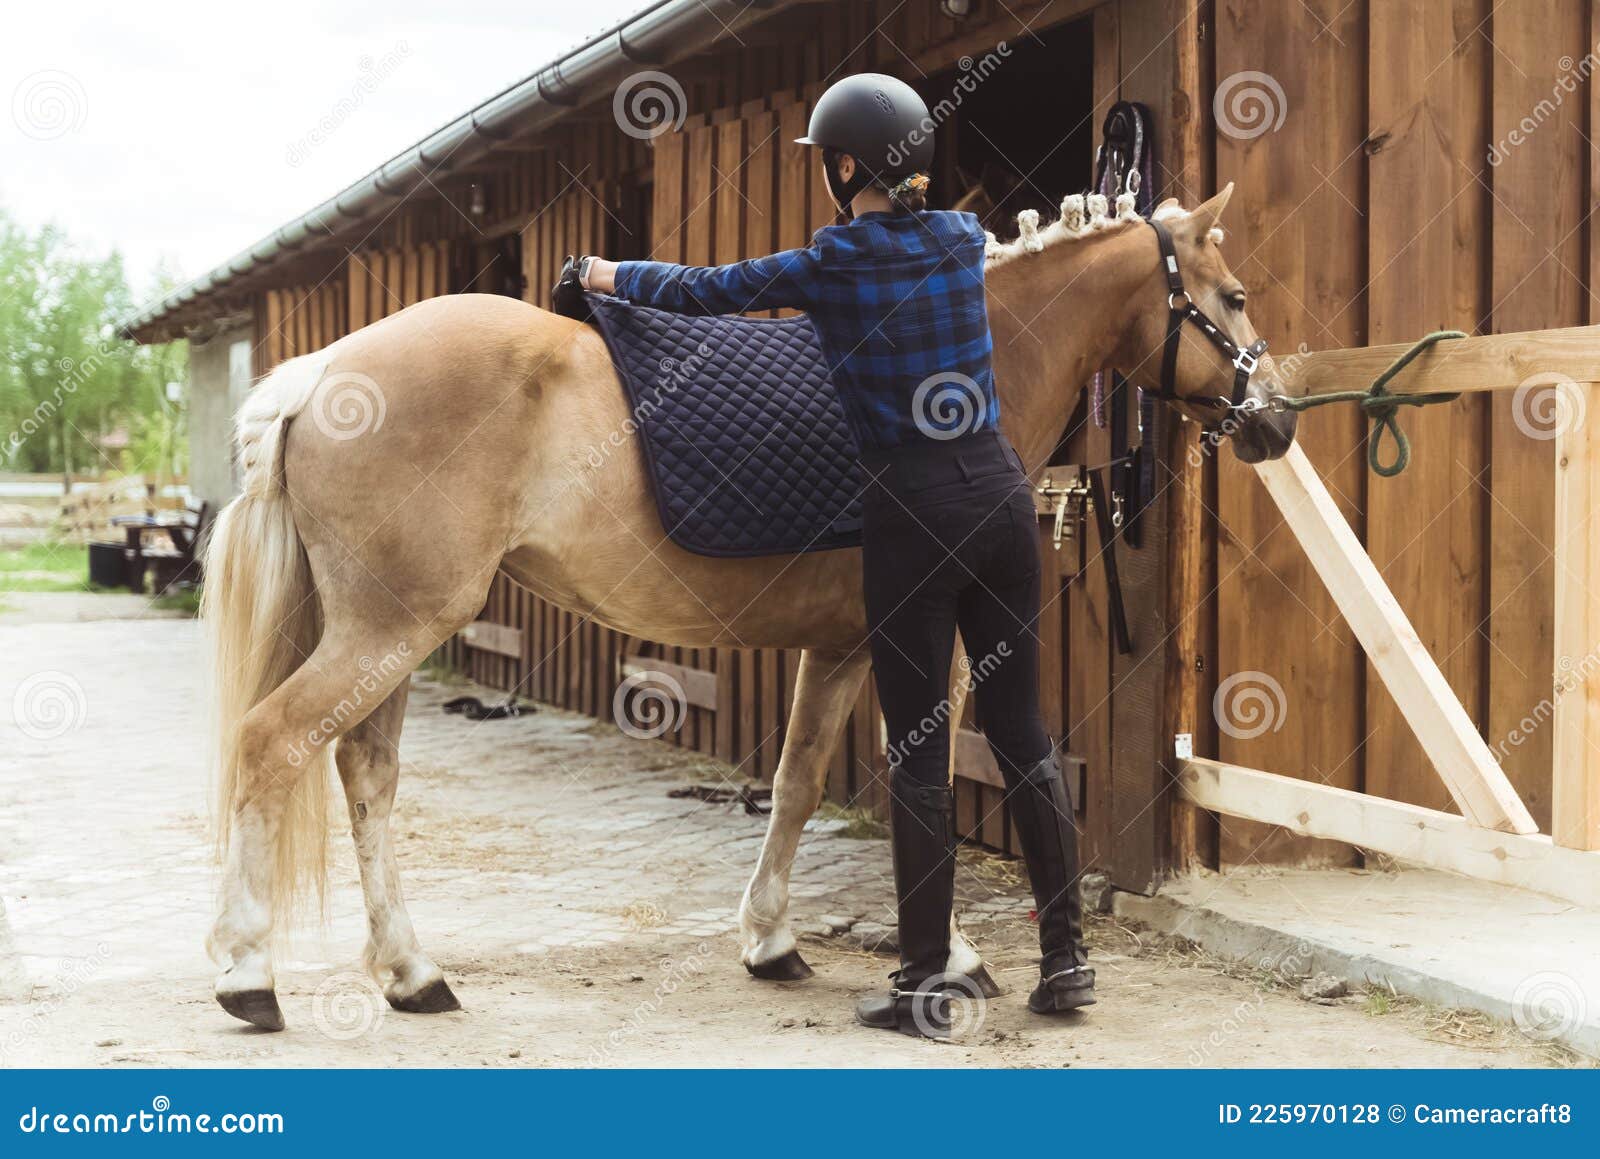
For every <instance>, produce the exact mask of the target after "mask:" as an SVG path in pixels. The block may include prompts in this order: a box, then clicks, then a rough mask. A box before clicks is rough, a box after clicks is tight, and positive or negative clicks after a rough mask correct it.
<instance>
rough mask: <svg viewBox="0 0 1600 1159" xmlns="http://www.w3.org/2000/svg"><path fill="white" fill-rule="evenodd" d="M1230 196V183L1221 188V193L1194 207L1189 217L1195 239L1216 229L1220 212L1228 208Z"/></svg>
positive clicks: (1231, 187) (1231, 190) (1220, 216)
mask: <svg viewBox="0 0 1600 1159" xmlns="http://www.w3.org/2000/svg"><path fill="white" fill-rule="evenodd" d="M1232 196H1233V182H1231V181H1230V182H1228V184H1227V185H1225V186H1223V187H1222V192H1221V193H1218V194H1217V195H1216V196H1215V197H1213V198H1212V199H1211V200H1210V201H1207V202H1206V203H1205V204H1203V205H1199V206H1196V207H1195V211H1194V212H1193V213H1192V214H1190V215H1189V216H1190V219H1191V220H1192V221H1193V222H1194V225H1195V236H1196V237H1204V236H1205V235H1206V234H1207V233H1209V232H1211V230H1212V229H1214V228H1215V227H1216V225H1217V223H1218V222H1219V221H1220V220H1221V219H1222V211H1223V210H1224V209H1226V208H1228V200H1229V198H1231V197H1232Z"/></svg>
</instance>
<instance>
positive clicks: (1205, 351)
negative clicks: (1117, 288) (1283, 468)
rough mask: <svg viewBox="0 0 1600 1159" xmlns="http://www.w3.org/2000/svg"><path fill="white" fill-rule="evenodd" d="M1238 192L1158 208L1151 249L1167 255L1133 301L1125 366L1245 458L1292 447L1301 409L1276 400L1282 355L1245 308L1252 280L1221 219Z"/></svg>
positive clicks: (1270, 456)
mask: <svg viewBox="0 0 1600 1159" xmlns="http://www.w3.org/2000/svg"><path fill="white" fill-rule="evenodd" d="M1232 196H1233V185H1232V184H1231V183H1230V184H1229V185H1228V187H1227V188H1226V189H1224V190H1223V191H1222V192H1221V193H1219V194H1217V195H1216V196H1215V197H1213V198H1212V199H1211V200H1210V201H1207V202H1206V203H1205V204H1204V205H1201V206H1199V207H1198V208H1196V209H1194V210H1193V211H1191V212H1187V213H1186V212H1184V211H1183V210H1182V208H1180V207H1179V206H1178V204H1177V202H1175V201H1166V202H1164V203H1162V205H1160V206H1159V207H1158V208H1157V209H1156V211H1155V213H1154V214H1152V215H1151V216H1152V222H1153V224H1154V225H1155V226H1156V227H1157V228H1156V230H1155V231H1154V232H1155V234H1156V236H1154V237H1151V238H1150V241H1151V243H1152V244H1151V248H1152V249H1153V250H1157V251H1158V252H1159V253H1160V255H1161V260H1160V262H1159V264H1158V265H1157V267H1156V268H1154V269H1153V270H1152V271H1151V274H1150V277H1149V280H1148V283H1147V285H1145V286H1143V287H1141V288H1140V290H1139V292H1138V294H1137V295H1136V297H1135V299H1134V301H1133V302H1131V303H1130V306H1131V308H1132V309H1133V310H1134V311H1135V312H1136V314H1135V317H1134V319H1133V329H1132V333H1131V334H1130V335H1129V338H1130V346H1129V348H1128V351H1129V357H1128V358H1126V359H1125V361H1127V362H1128V365H1127V366H1126V367H1125V368H1124V373H1126V374H1127V376H1128V377H1129V378H1131V379H1132V380H1133V381H1134V382H1136V383H1138V384H1139V385H1140V386H1142V387H1144V388H1145V389H1146V390H1152V391H1157V392H1159V393H1160V394H1161V395H1162V396H1163V397H1164V398H1165V399H1166V400H1167V401H1168V402H1169V403H1171V404H1172V405H1173V406H1175V407H1177V408H1178V409H1179V410H1180V411H1182V412H1184V413H1185V414H1187V415H1188V416H1189V417H1190V418H1193V419H1195V420H1197V421H1199V422H1200V423H1202V424H1204V425H1205V426H1206V427H1207V428H1208V429H1211V430H1214V431H1216V432H1218V433H1219V434H1222V435H1227V436H1229V437H1230V438H1231V440H1232V442H1233V449H1234V453H1235V454H1236V455H1238V457H1239V458H1240V459H1241V460H1242V461H1244V462H1246V463H1259V462H1261V461H1262V460H1263V459H1276V458H1278V457H1279V456H1281V455H1283V454H1285V453H1286V452H1287V451H1288V450H1289V446H1290V444H1292V443H1293V442H1294V432H1295V421H1296V415H1295V413H1294V412H1293V411H1275V410H1273V409H1271V407H1270V405H1269V401H1268V400H1269V399H1270V398H1271V397H1272V396H1273V395H1277V394H1280V393H1281V390H1280V388H1279V384H1278V382H1277V381H1276V375H1275V371H1274V368H1273V363H1272V359H1271V357H1270V356H1268V355H1267V354H1266V353H1265V343H1259V339H1258V335H1257V334H1256V330H1255V327H1254V326H1252V325H1251V324H1250V318H1249V316H1248V315H1247V314H1246V313H1245V292H1244V286H1243V285H1242V284H1241V283H1240V281H1239V279H1238V278H1236V277H1234V275H1233V271H1232V270H1230V269H1229V268H1228V263H1227V262H1225V261H1224V260H1223V258H1222V247H1221V243H1222V230H1221V227H1220V226H1219V225H1218V224H1217V222H1218V219H1219V218H1220V217H1221V216H1222V210H1223V208H1224V207H1225V206H1226V205H1227V204H1228V199H1229V198H1230V197H1232Z"/></svg>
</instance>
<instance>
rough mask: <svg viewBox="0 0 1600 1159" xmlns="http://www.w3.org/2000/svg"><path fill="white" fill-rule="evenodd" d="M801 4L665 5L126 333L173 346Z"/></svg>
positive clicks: (256, 248)
mask: <svg viewBox="0 0 1600 1159" xmlns="http://www.w3.org/2000/svg"><path fill="white" fill-rule="evenodd" d="M800 2H803V0H656V2H655V3H652V4H650V5H649V6H648V7H647V8H645V9H644V10H643V11H642V12H640V13H638V14H637V15H635V16H632V17H630V18H629V19H627V20H625V21H623V22H622V23H620V24H618V25H615V26H613V27H611V28H609V29H607V30H606V31H604V32H602V33H600V34H599V35H597V36H595V37H593V38H592V39H590V40H588V41H585V42H584V43H583V44H580V45H578V46H577V47H576V48H574V49H572V50H571V51H569V52H568V53H567V54H566V55H564V56H561V57H559V58H557V59H556V60H553V61H551V62H550V63H549V64H547V65H545V66H544V67H543V68H540V69H539V70H537V71H536V72H534V73H533V74H532V75H531V76H528V77H526V78H524V79H523V80H521V81H519V82H517V83H516V84H514V85H512V86H511V87H510V88H508V89H505V90H504V91H503V92H500V93H497V94H496V95H495V96H493V97H490V98H489V99H488V100H486V101H484V102H483V103H482V104H480V105H478V106H477V107H476V108H474V109H472V110H470V111H469V112H466V113H464V114H462V115H461V116H459V117H457V118H456V119H455V120H453V121H451V122H450V123H449V124H447V125H445V126H444V127H443V128H441V129H439V130H437V131H436V132H434V133H432V134H431V135H429V136H427V137H425V138H424V139H423V140H421V141H419V142H418V143H417V144H415V145H413V146H411V148H409V149H407V150H405V151H404V152H403V153H401V154H399V155H398V156H396V157H393V158H391V159H390V160H388V161H386V162H384V163H383V164H382V165H380V166H378V167H377V168H376V169H374V170H373V171H372V172H371V173H368V174H367V175H366V176H365V177H363V178H361V180H359V181H357V182H355V183H354V184H353V185H351V186H349V187H348V188H347V189H345V190H343V191H342V192H340V193H338V194H336V195H335V196H333V197H331V198H329V199H328V200H327V201H324V202H323V203H322V204H321V205H319V206H317V207H316V208H315V209H312V210H310V211H308V212H307V213H304V214H301V215H300V216H299V217H298V218H296V219H295V220H293V221H291V222H289V223H288V224H286V225H284V226H282V227H281V228H279V229H277V230H274V231H273V232H272V233H270V234H268V235H267V236H266V237H264V238H262V239H261V240H260V241H258V242H256V243H255V244H254V245H253V246H251V247H249V248H248V249H246V250H243V251H242V252H240V253H238V254H236V255H235V256H234V257H233V258H232V259H230V260H229V261H227V262H224V263H223V264H222V265H220V266H218V267H217V268H216V269H214V270H212V271H211V272H210V273H208V274H205V275H202V276H201V277H199V278H196V279H195V280H194V281H192V282H190V283H189V284H188V285H186V286H184V287H183V288H182V289H180V290H177V291H174V292H173V293H171V294H169V295H168V296H167V297H165V298H163V299H162V300H161V301H160V302H157V303H156V304H155V305H153V306H150V307H149V308H147V309H145V310H143V311H141V312H140V313H138V314H135V315H134V316H133V317H131V318H127V319H125V320H123V321H122V322H121V323H120V324H119V325H118V328H117V329H118V332H119V333H120V334H121V335H122V336H123V337H125V338H130V339H133V340H134V341H141V342H149V341H162V340H167V339H170V337H172V336H174V335H173V334H171V333H170V332H169V331H170V328H168V327H163V328H162V330H160V331H152V329H151V328H152V327H155V326H156V325H157V324H158V323H161V322H163V321H165V320H168V319H169V318H170V316H171V315H172V314H174V313H176V312H177V311H179V310H182V309H183V308H184V307H186V306H189V305H191V304H193V303H194V302H196V301H198V300H199V299H201V298H203V297H206V296H207V295H210V294H214V293H217V292H219V291H222V290H225V289H228V288H229V287H233V286H236V285H237V284H238V283H239V282H240V281H241V280H243V279H246V278H249V277H252V276H254V275H257V274H260V273H262V272H263V271H264V270H266V269H267V267H269V266H271V265H273V264H275V263H277V262H280V261H283V260H284V259H286V258H290V257H294V256H296V255H298V254H301V253H305V252H308V251H311V250H314V249H317V248H318V247H320V246H323V245H327V244H328V243H330V242H332V241H334V240H336V239H338V238H340V237H341V236H344V235H346V234H350V233H354V232H356V231H357V230H360V229H362V228H363V227H371V226H372V225H373V224H374V223H376V222H377V221H379V220H381V218H382V216H383V215H384V214H385V213H387V212H389V211H390V210H392V209H393V208H394V207H395V206H396V205H398V204H399V203H400V202H401V201H403V200H404V199H405V198H406V197H408V196H410V195H411V194H412V193H413V192H414V191H415V190H416V188H417V187H418V186H419V185H421V184H422V183H423V182H424V181H425V180H427V179H428V178H429V177H432V176H434V175H436V174H438V173H441V172H449V171H450V170H451V169H454V168H459V167H462V166H467V165H471V164H472V163H474V162H476V161H479V160H481V159H482V158H483V157H485V156H486V155H487V154H489V153H490V152H492V151H493V150H494V148H495V146H496V145H498V144H499V143H501V142H503V141H506V140H509V139H511V138H512V137H526V136H529V135H532V134H535V133H538V132H541V131H542V130H544V129H547V128H549V127H550V126H551V125H553V124H555V123H556V122H557V121H559V120H560V119H561V118H562V117H564V116H566V115H567V114H568V113H570V112H572V110H573V109H575V108H577V107H579V106H580V105H584V104H587V103H589V102H590V101H592V100H594V99H596V98H597V97H599V96H601V95H603V94H604V93H605V92H606V91H607V90H608V89H614V88H615V87H616V85H617V84H618V83H620V82H621V81H622V80H623V79H624V78H625V77H627V76H628V75H629V74H631V73H634V72H637V71H640V69H641V68H647V67H650V66H655V67H661V66H663V65H669V64H673V63H675V62H677V61H680V60H683V59H684V58H685V57H688V56H692V55H693V54H694V53H696V52H699V51H700V50H701V49H703V48H705V47H706V46H707V45H708V44H710V43H712V42H713V41H715V40H716V39H718V38H719V37H721V36H723V35H725V34H728V33H731V32H734V31H736V30H737V29H738V28H739V27H740V26H747V25H750V24H753V23H757V22H759V21H760V20H762V19H765V18H766V17H767V16H770V15H772V14H773V13H774V12H777V11H780V10H781V9H784V8H788V7H791V6H793V5H794V4H796V3H800Z"/></svg>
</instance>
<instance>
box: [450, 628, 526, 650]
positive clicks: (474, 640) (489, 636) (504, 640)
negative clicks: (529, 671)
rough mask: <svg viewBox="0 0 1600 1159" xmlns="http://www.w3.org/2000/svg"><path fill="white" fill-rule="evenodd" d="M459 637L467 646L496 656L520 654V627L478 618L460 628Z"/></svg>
mask: <svg viewBox="0 0 1600 1159" xmlns="http://www.w3.org/2000/svg"><path fill="white" fill-rule="evenodd" d="M461 639H462V641H463V642H464V643H465V644H466V645H467V647H469V648H476V649H477V650H478V651H480V652H493V653H494V654H495V655H496V656H511V657H513V658H515V657H517V656H521V655H522V629H520V628H508V627H506V626H505V625H504V624H495V623H491V622H490V621H488V620H479V621H478V622H477V623H474V624H468V625H467V626H466V627H465V628H462V629H461Z"/></svg>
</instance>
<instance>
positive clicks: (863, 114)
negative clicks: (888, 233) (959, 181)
mask: <svg viewBox="0 0 1600 1159" xmlns="http://www.w3.org/2000/svg"><path fill="white" fill-rule="evenodd" d="M933 130H934V123H933V118H932V116H931V115H930V114H929V113H928V106H927V105H926V104H925V103H924V102H923V100H922V98H921V97H920V96H918V95H917V92H916V90H915V89H913V88H912V87H911V86H910V85H908V84H906V83H905V81H902V80H897V79H895V78H894V77H892V76H885V75H884V74H883V73H878V72H861V73H857V74H855V75H854V76H847V77H845V78H844V79H843V80H839V81H836V82H834V83H833V84H832V85H830V86H829V87H828V90H827V91H826V92H824V93H823V94H822V96H820V97H818V98H817V104H816V107H815V108H813V109H812V110H811V122H810V124H809V125H807V127H806V135H805V136H804V137H800V138H797V139H796V142H795V143H796V144H798V145H819V146H821V147H822V148H823V149H824V151H825V152H824V160H825V162H826V172H827V175H828V185H829V188H830V190H831V191H832V193H833V195H834V200H835V201H837V202H838V203H839V205H840V206H841V207H844V206H848V205H849V203H850V199H851V198H853V197H854V196H855V195H856V194H857V193H859V192H860V191H861V190H863V189H865V188H866V187H867V185H868V184H870V183H871V182H873V181H877V182H879V183H880V184H892V183H893V182H894V181H896V180H898V179H900V178H902V177H908V176H910V175H911V174H913V173H923V172H926V171H927V169H928V168H929V166H931V165H932V164H933ZM841 153H848V154H850V156H851V157H853V158H855V161H856V172H855V174H854V176H852V177H851V179H850V181H849V183H848V184H846V183H844V182H842V181H840V180H839V177H838V173H837V171H836V168H835V165H836V161H837V155H838V154H841Z"/></svg>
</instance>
